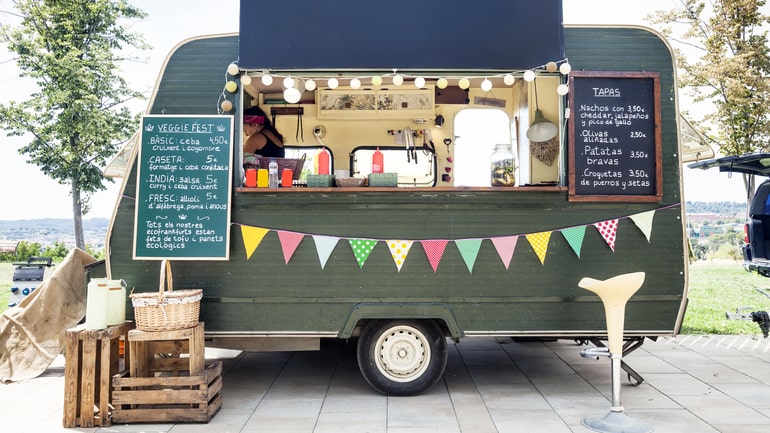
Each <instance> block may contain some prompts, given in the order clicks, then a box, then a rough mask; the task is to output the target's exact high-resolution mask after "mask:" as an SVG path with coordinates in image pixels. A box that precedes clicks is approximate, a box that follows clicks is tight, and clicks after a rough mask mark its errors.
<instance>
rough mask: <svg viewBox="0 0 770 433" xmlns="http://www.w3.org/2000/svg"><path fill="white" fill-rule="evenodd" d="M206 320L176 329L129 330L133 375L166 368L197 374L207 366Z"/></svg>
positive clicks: (136, 375)
mask: <svg viewBox="0 0 770 433" xmlns="http://www.w3.org/2000/svg"><path fill="white" fill-rule="evenodd" d="M203 333H204V323H203V322H199V323H198V324H197V325H196V326H194V327H192V328H186V329H179V330H174V331H142V330H139V329H132V330H131V331H130V332H129V333H128V343H129V346H130V348H131V351H130V352H131V356H130V367H129V368H130V373H129V376H130V377H152V376H156V375H162V374H164V373H167V372H171V373H173V374H174V375H175V376H179V375H180V374H188V375H189V376H197V375H199V374H201V373H202V372H203V369H204V367H205V363H206V359H205V343H204V340H203Z"/></svg>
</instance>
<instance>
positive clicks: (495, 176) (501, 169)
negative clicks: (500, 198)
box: [490, 143, 516, 186]
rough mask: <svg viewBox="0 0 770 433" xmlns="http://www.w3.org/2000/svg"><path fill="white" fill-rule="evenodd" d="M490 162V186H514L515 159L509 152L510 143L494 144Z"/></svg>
mask: <svg viewBox="0 0 770 433" xmlns="http://www.w3.org/2000/svg"><path fill="white" fill-rule="evenodd" d="M490 162H491V177H490V182H491V184H492V186H514V185H516V157H515V156H514V154H513V152H512V151H511V144H510V143H500V144H496V145H495V151H494V152H492V156H491V157H490Z"/></svg>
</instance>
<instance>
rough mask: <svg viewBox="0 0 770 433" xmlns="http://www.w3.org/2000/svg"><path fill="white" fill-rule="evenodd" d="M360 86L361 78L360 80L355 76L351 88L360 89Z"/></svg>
mask: <svg viewBox="0 0 770 433" xmlns="http://www.w3.org/2000/svg"><path fill="white" fill-rule="evenodd" d="M359 87H361V80H359V79H358V78H353V79H351V80H350V88H351V89H358V88H359Z"/></svg>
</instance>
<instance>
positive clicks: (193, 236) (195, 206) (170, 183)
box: [134, 116, 233, 260]
mask: <svg viewBox="0 0 770 433" xmlns="http://www.w3.org/2000/svg"><path fill="white" fill-rule="evenodd" d="M232 130H233V117H232V116H145V117H144V118H143V119H142V129H141V136H142V140H141V146H140V148H139V159H138V164H139V166H138V171H137V187H136V189H137V191H136V214H135V221H134V258H135V259H155V258H157V259H164V258H175V259H182V260H186V259H189V260H191V259H207V260H227V259H228V258H229V250H230V248H229V245H230V188H231V182H230V171H231V170H232V154H233V152H232V142H233V140H232Z"/></svg>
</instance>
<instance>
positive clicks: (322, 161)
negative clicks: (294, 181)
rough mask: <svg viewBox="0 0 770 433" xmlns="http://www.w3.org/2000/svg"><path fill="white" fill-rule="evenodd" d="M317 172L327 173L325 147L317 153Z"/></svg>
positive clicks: (327, 165)
mask: <svg viewBox="0 0 770 433" xmlns="http://www.w3.org/2000/svg"><path fill="white" fill-rule="evenodd" d="M318 174H329V152H327V151H326V149H321V152H319V153H318Z"/></svg>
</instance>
